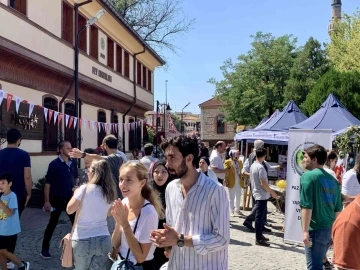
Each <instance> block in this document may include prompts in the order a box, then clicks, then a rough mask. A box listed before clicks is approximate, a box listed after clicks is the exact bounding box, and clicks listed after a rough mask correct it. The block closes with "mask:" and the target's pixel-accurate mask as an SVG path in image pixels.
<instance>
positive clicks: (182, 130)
mask: <svg viewBox="0 0 360 270" xmlns="http://www.w3.org/2000/svg"><path fill="white" fill-rule="evenodd" d="M190 103H191V102H189V103H188V104H186V105H185V107H184V108H182V110H181V134H183V133H184V123H183V117H184V109H185V108H186V107H187V106H189V105H190Z"/></svg>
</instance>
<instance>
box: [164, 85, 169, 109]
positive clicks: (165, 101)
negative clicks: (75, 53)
mask: <svg viewBox="0 0 360 270" xmlns="http://www.w3.org/2000/svg"><path fill="white" fill-rule="evenodd" d="M167 84H168V80H166V81H165V104H168V102H167ZM168 106H169V104H168Z"/></svg>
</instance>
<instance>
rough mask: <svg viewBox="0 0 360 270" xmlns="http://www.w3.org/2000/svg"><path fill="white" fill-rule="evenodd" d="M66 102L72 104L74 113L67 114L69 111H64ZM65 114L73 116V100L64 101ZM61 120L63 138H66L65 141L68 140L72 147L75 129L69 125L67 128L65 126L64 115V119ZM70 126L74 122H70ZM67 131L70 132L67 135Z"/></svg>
mask: <svg viewBox="0 0 360 270" xmlns="http://www.w3.org/2000/svg"><path fill="white" fill-rule="evenodd" d="M68 104H71V105H73V106H74V115H72V114H69V113H67V112H66V105H68ZM65 114H67V115H69V116H72V117H75V102H73V101H72V100H67V101H65V103H64V115H65ZM69 119H70V118H69ZM62 121H63V123H64V140H67V141H69V142H70V143H71V146H72V147H74V146H75V143H76V142H75V129H74V128H73V127H71V128H68V127H67V126H66V119H65V117H64V119H63V120H62ZM77 124H79V123H77ZM72 126H74V123H73V124H72ZM68 132H69V133H70V134H71V135H70V136H69V137H70V138H69V137H68V136H67V135H68Z"/></svg>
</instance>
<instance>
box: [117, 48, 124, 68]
mask: <svg viewBox="0 0 360 270" xmlns="http://www.w3.org/2000/svg"><path fill="white" fill-rule="evenodd" d="M122 61H123V57H122V48H121V47H120V46H119V45H116V71H117V72H119V73H120V74H122V66H123V63H122Z"/></svg>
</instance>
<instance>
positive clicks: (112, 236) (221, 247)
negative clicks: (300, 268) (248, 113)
mask: <svg viewBox="0 0 360 270" xmlns="http://www.w3.org/2000/svg"><path fill="white" fill-rule="evenodd" d="M7 142H8V145H7V147H6V148H4V149H2V150H0V192H1V193H2V195H1V200H0V265H1V268H2V269H13V268H15V265H16V266H17V267H18V269H25V270H28V269H29V268H30V263H29V262H26V261H22V260H21V259H19V258H17V257H16V256H15V255H14V251H15V247H16V241H17V235H18V234H19V233H20V231H21V226H20V216H21V213H22V212H23V210H24V208H25V207H26V206H27V203H28V202H29V199H30V197H31V186H32V181H31V161H30V156H29V154H28V153H27V152H25V151H24V150H21V149H20V148H19V146H20V144H21V134H20V132H19V131H18V130H17V129H10V130H9V131H8V133H7ZM117 146H118V140H117V138H116V137H115V136H114V135H107V136H106V137H105V138H104V140H103V143H102V145H101V152H102V153H103V155H101V154H100V153H99V150H98V149H85V150H84V151H81V150H79V149H77V148H72V145H71V144H70V142H68V141H62V142H60V143H59V155H58V157H57V158H56V159H54V160H53V161H52V162H51V163H50V164H49V166H48V170H47V174H46V177H45V179H46V183H45V187H44V202H45V203H44V207H43V210H44V211H46V212H49V213H50V218H49V223H48V225H47V227H46V229H45V232H44V236H43V242H42V248H41V253H40V256H41V257H42V258H43V259H51V258H52V255H51V250H50V242H51V239H52V235H53V233H54V230H55V229H56V226H57V224H58V221H59V217H60V215H61V214H62V212H66V213H67V215H68V217H69V220H70V221H71V224H72V226H73V227H72V232H71V243H72V250H73V262H74V266H75V269H76V270H85V269H112V270H114V269H144V270H147V269H149V270H158V269H163V270H164V269H174V270H176V269H202V270H203V269H204V270H206V269H216V270H222V269H224V270H225V269H228V245H229V242H230V227H231V225H230V216H235V215H240V214H241V211H240V210H241V209H240V204H241V203H240V202H241V195H242V188H244V187H245V186H247V185H250V188H251V192H252V197H253V204H252V205H253V208H252V212H251V213H250V215H248V216H247V217H246V219H245V221H244V223H243V225H244V226H245V227H246V228H247V229H248V230H249V231H250V232H253V233H254V235H255V236H254V241H255V244H256V245H259V246H264V247H268V246H270V243H269V239H268V238H267V237H266V236H265V235H264V233H266V232H269V231H271V230H270V229H269V228H267V227H266V225H267V202H268V200H269V199H270V197H273V198H275V199H278V195H277V194H276V193H275V192H274V191H273V190H272V189H271V188H270V186H269V180H268V178H269V177H268V171H269V169H271V168H277V167H278V166H270V165H269V164H268V163H267V162H266V160H265V158H266V153H267V151H266V149H265V148H264V142H263V141H261V140H256V141H255V142H254V151H253V152H252V153H251V154H250V155H249V157H248V158H247V159H246V160H244V158H243V157H242V156H241V153H240V151H239V150H238V149H236V148H231V147H229V145H226V143H225V142H223V141H219V142H217V143H216V144H215V146H214V149H213V150H212V151H209V149H208V148H207V147H206V146H205V144H204V143H202V142H201V141H199V140H198V138H195V137H190V136H183V135H181V136H178V137H173V138H167V139H165V140H163V142H162V144H161V150H162V152H163V156H164V159H158V158H155V157H154V156H153V152H154V146H153V145H152V144H146V145H144V154H143V156H142V157H141V158H140V157H139V158H136V159H133V160H129V161H127V158H126V156H125V154H124V153H122V152H120V151H119V150H118V149H117ZM79 159H83V160H84V166H85V168H84V169H81V170H79V169H78V167H79V166H78V163H77V160H79ZM336 161H337V154H336V152H334V151H331V152H329V153H327V151H326V150H325V149H324V148H323V147H321V146H319V145H314V146H311V147H310V148H308V149H305V151H304V166H305V168H306V169H307V172H305V173H304V174H303V175H302V177H301V188H300V189H301V190H300V197H301V199H300V206H301V208H302V210H301V215H302V229H303V240H304V244H305V255H306V262H307V268H308V269H309V270H318V269H322V267H323V265H324V264H325V265H326V264H330V262H329V261H328V260H327V259H326V252H327V250H328V249H329V247H330V245H331V244H332V245H333V248H334V253H335V256H334V259H333V263H335V264H337V265H338V266H339V267H342V268H339V269H355V270H356V269H360V268H359V266H360V261H359V258H360V256H359V249H356V248H352V247H357V245H358V244H360V232H359V227H358V224H359V222H360V215H359V213H358V211H359V210H360V208H357V207H360V195H359V194H360V155H358V156H357V157H356V160H355V164H354V168H353V169H351V170H349V171H347V172H346V173H345V174H344V175H343V177H342V181H341V184H340V182H339V181H338V179H337V175H335V174H334V172H333V169H334V167H335V164H336ZM247 179H248V180H247ZM351 201H353V202H352V203H350V202H351ZM349 203H350V205H349V206H347V205H348V204H349ZM343 205H345V206H347V207H346V208H345V210H344V211H343ZM253 223H254V224H255V226H253Z"/></svg>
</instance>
